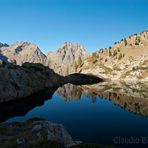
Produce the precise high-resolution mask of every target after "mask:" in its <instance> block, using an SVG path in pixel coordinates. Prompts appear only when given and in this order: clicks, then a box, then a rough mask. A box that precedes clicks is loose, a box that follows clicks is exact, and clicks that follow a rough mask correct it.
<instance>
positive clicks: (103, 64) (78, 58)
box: [0, 31, 148, 82]
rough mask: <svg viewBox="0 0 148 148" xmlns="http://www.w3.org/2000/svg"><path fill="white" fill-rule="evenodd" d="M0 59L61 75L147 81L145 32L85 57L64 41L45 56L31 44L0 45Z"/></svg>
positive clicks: (147, 38) (147, 34)
mask: <svg viewBox="0 0 148 148" xmlns="http://www.w3.org/2000/svg"><path fill="white" fill-rule="evenodd" d="M0 59H1V60H2V61H5V62H10V63H13V64H17V65H22V64H23V63H25V62H30V63H42V64H43V65H45V66H49V67H50V68H51V69H53V70H54V71H55V72H56V73H58V74H61V75H63V76H65V75H68V74H72V73H74V72H79V73H85V74H92V75H96V76H99V77H101V78H103V79H106V80H107V81H108V80H109V81H114V80H116V81H126V82H146V81H148V31H144V32H142V33H139V34H134V35H132V36H129V37H128V38H125V39H122V40H121V41H120V42H115V43H114V45H113V46H112V47H109V48H105V49H101V50H98V51H96V52H94V53H92V55H89V54H88V53H87V52H86V50H85V49H84V48H83V47H82V46H81V45H79V44H77V43H71V42H65V43H64V44H63V45H62V46H61V47H60V48H59V49H58V50H57V51H55V52H48V53H47V54H44V53H42V51H41V50H40V49H39V48H38V47H37V46H36V45H35V44H32V43H28V42H16V43H15V44H12V45H7V44H2V43H0Z"/></svg>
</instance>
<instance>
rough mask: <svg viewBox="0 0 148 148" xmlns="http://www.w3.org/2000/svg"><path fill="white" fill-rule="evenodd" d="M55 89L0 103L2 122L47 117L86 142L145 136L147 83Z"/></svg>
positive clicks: (70, 85)
mask: <svg viewBox="0 0 148 148" xmlns="http://www.w3.org/2000/svg"><path fill="white" fill-rule="evenodd" d="M55 91H56V88H55V89H53V90H46V91H44V92H42V93H39V94H40V95H39V94H37V95H36V96H32V97H30V98H26V99H22V100H18V101H11V102H7V103H1V104H0V120H1V122H3V123H7V122H14V121H24V120H27V119H29V118H32V117H39V118H46V119H48V120H49V121H52V122H58V123H62V124H63V125H64V126H65V127H66V128H67V130H68V131H69V132H70V133H71V135H72V136H73V137H74V138H75V139H76V140H82V141H86V142H98V143H113V138H114V137H115V136H147V133H148V130H147V125H148V118H147V116H148V85H147V84H140V83H139V84H125V83H118V84H109V83H106V82H104V83H98V84H94V85H82V86H80V85H79V86H76V85H72V84H66V85H64V86H63V87H60V88H58V89H57V91H56V93H54V92H55ZM139 115H140V116H139ZM4 121H6V122H4ZM3 123H2V124H3Z"/></svg>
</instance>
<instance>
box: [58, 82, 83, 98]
mask: <svg viewBox="0 0 148 148" xmlns="http://www.w3.org/2000/svg"><path fill="white" fill-rule="evenodd" d="M57 92H58V94H59V95H60V96H61V97H62V98H63V99H64V101H71V100H79V99H81V97H82V96H83V90H82V89H81V88H80V87H78V86H75V85H72V84H66V85H64V86H62V87H60V88H58V90H57Z"/></svg>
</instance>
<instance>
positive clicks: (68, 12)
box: [0, 0, 148, 52]
mask: <svg viewBox="0 0 148 148" xmlns="http://www.w3.org/2000/svg"><path fill="white" fill-rule="evenodd" d="M147 29H148V0H0V42H3V43H4V42H6V43H9V44H11V43H14V42H16V41H29V42H33V43H35V44H37V45H38V46H39V47H40V48H41V49H42V50H43V51H44V52H47V51H50V50H55V49H57V48H58V47H59V46H60V45H61V44H63V43H64V42H65V41H71V42H76V43H80V44H82V45H83V46H84V47H85V48H86V49H87V50H88V51H89V52H93V51H95V50H98V49H100V48H105V47H108V46H110V45H112V44H113V43H114V42H116V41H119V40H121V39H122V38H124V37H127V36H129V35H131V34H134V33H138V32H141V31H144V30H147Z"/></svg>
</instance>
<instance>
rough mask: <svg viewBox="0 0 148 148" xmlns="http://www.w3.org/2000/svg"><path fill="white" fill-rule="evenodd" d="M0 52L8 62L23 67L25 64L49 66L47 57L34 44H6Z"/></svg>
mask: <svg viewBox="0 0 148 148" xmlns="http://www.w3.org/2000/svg"><path fill="white" fill-rule="evenodd" d="M0 51H1V55H3V56H4V57H6V59H7V61H8V62H10V63H15V64H17V65H22V64H23V63H25V62H30V63H42V64H44V65H48V61H47V57H46V56H45V55H44V54H43V53H42V52H41V50H40V49H39V48H38V47H37V46H36V45H35V44H33V43H29V42H16V43H15V44H12V45H9V46H6V45H5V44H4V45H3V46H1V48H0ZM6 59H5V60H6Z"/></svg>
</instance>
